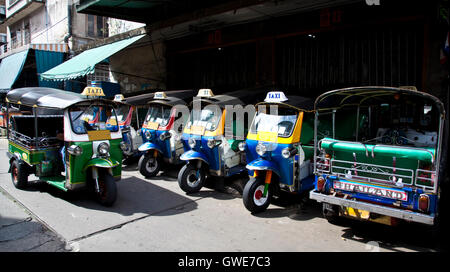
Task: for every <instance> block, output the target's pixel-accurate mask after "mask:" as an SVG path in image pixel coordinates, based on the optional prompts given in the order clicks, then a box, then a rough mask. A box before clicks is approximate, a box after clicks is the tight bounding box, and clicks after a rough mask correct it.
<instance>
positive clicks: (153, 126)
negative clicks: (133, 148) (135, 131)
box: [145, 122, 159, 130]
mask: <svg viewBox="0 0 450 272" xmlns="http://www.w3.org/2000/svg"><path fill="white" fill-rule="evenodd" d="M158 127H159V123H156V122H148V123H147V125H146V127H145V128H147V129H153V130H157V129H158Z"/></svg>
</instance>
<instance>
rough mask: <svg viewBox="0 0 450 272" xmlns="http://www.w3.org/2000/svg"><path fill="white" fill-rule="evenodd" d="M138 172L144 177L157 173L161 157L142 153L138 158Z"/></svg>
mask: <svg viewBox="0 0 450 272" xmlns="http://www.w3.org/2000/svg"><path fill="white" fill-rule="evenodd" d="M138 168H139V172H140V173H141V174H142V175H143V176H144V177H146V178H149V177H154V176H156V175H157V174H158V173H159V170H160V169H161V159H160V157H159V156H156V157H154V156H152V155H149V154H144V155H142V156H141V158H140V159H139V163H138Z"/></svg>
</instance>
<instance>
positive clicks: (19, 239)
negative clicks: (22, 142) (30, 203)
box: [0, 137, 70, 252]
mask: <svg viewBox="0 0 450 272" xmlns="http://www.w3.org/2000/svg"><path fill="white" fill-rule="evenodd" d="M6 149H7V140H6V138H5V137H0V152H6ZM0 163H7V162H4V161H2V162H0ZM0 175H1V176H2V178H10V177H9V174H8V173H5V172H2V173H0ZM65 251H70V247H66V244H65V243H64V242H63V241H62V239H61V238H60V237H58V236H57V235H56V234H55V233H53V232H52V231H51V230H49V229H48V228H47V227H46V226H45V225H44V224H42V223H40V222H39V221H38V220H36V218H35V217H34V216H33V215H32V214H31V213H30V212H29V211H28V210H27V209H26V208H25V207H23V206H22V205H21V204H20V203H19V202H17V201H16V200H15V199H14V198H12V197H11V196H10V195H9V194H8V193H7V192H6V191H5V190H4V189H3V188H2V187H1V186H0V252H65Z"/></svg>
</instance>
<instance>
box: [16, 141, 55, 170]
mask: <svg viewBox="0 0 450 272" xmlns="http://www.w3.org/2000/svg"><path fill="white" fill-rule="evenodd" d="M58 150H59V148H57V147H54V148H47V149H40V150H32V149H28V148H26V147H23V146H21V145H19V144H17V143H14V142H12V141H9V144H8V151H9V152H10V153H11V154H14V153H18V154H19V155H20V157H21V158H22V160H23V161H25V162H27V163H28V164H30V165H35V164H39V163H41V162H42V161H51V160H56V159H58V158H57V156H58Z"/></svg>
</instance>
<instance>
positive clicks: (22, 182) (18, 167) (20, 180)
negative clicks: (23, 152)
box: [11, 160, 28, 189]
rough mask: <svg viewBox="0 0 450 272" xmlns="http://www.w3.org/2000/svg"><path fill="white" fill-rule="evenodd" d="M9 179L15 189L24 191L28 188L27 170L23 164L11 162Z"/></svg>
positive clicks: (15, 161) (17, 161)
mask: <svg viewBox="0 0 450 272" xmlns="http://www.w3.org/2000/svg"><path fill="white" fill-rule="evenodd" d="M11 179H12V183H13V184H14V186H15V187H16V188H17V189H24V188H26V187H27V186H28V168H27V167H26V165H25V164H24V163H23V162H20V161H19V160H13V161H12V162H11Z"/></svg>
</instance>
